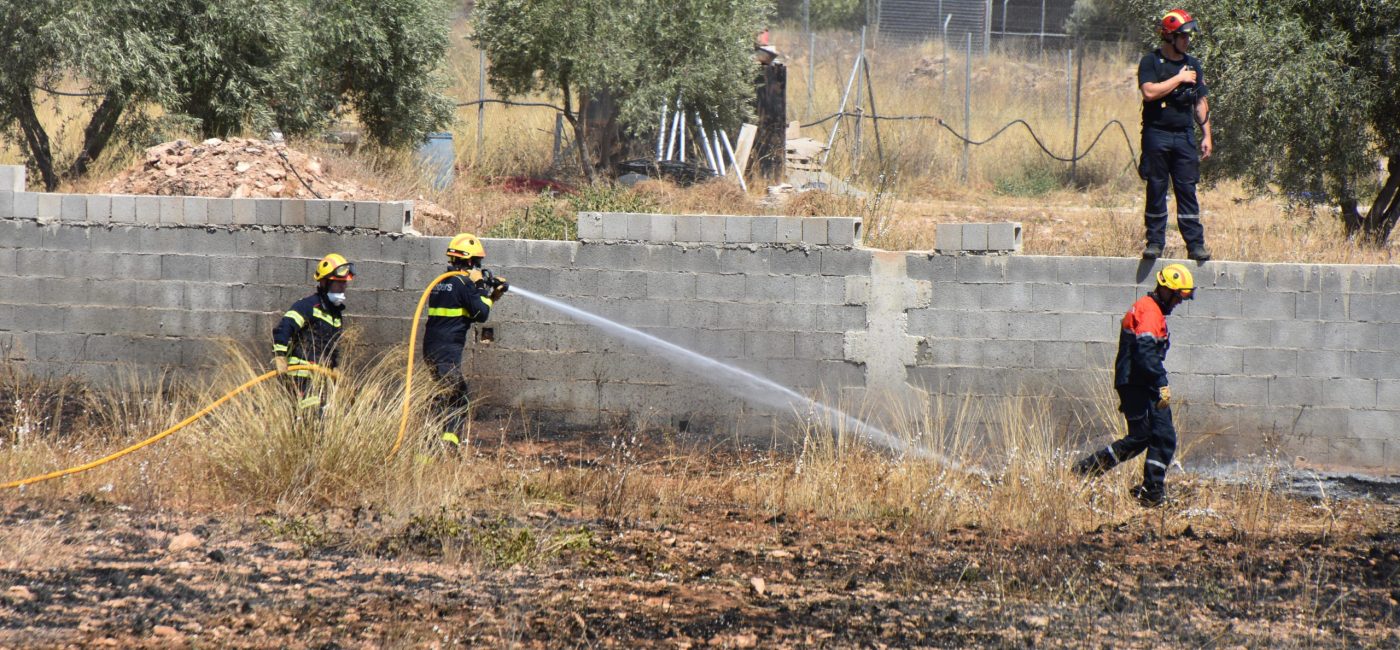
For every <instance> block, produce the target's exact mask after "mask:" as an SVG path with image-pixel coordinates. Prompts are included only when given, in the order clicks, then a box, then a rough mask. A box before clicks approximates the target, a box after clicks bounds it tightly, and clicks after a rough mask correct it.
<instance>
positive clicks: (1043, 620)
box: [1022, 616, 1050, 627]
mask: <svg viewBox="0 0 1400 650" xmlns="http://www.w3.org/2000/svg"><path fill="white" fill-rule="evenodd" d="M1022 620H1023V621H1025V623H1026V625H1029V626H1031V627H1046V626H1048V625H1050V617H1049V616H1027V617H1025V618H1024V619H1022Z"/></svg>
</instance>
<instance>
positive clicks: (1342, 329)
mask: <svg viewBox="0 0 1400 650" xmlns="http://www.w3.org/2000/svg"><path fill="white" fill-rule="evenodd" d="M1322 336H1323V338H1324V340H1325V341H1326V344H1325V345H1323V346H1321V347H1323V348H1326V349H1332V350H1380V349H1381V347H1380V346H1381V340H1380V339H1381V328H1380V325H1379V324H1377V323H1323V324H1322Z"/></svg>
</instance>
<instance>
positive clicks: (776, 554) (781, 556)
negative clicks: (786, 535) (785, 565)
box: [768, 550, 792, 560]
mask: <svg viewBox="0 0 1400 650" xmlns="http://www.w3.org/2000/svg"><path fill="white" fill-rule="evenodd" d="M768 557H770V558H773V559H775V560H787V559H790V558H792V552H791V551H784V550H777V551H773V552H771V553H769V554H768Z"/></svg>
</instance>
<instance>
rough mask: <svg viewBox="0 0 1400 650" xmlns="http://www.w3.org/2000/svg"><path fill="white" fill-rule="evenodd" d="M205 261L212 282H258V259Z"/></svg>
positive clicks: (224, 258) (238, 258) (212, 259)
mask: <svg viewBox="0 0 1400 650" xmlns="http://www.w3.org/2000/svg"><path fill="white" fill-rule="evenodd" d="M205 259H208V260H209V280H210V281H212V282H216V283H219V284H248V283H252V282H257V281H258V264H257V260H256V259H253V258H248V257H208V258H205ZM162 272H163V270H162ZM308 282H309V280H308Z"/></svg>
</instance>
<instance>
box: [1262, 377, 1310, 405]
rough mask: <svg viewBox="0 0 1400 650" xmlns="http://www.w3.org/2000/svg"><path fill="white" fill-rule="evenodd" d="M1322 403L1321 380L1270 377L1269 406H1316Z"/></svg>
mask: <svg viewBox="0 0 1400 650" xmlns="http://www.w3.org/2000/svg"><path fill="white" fill-rule="evenodd" d="M1322 403H1323V401H1322V380H1321V379H1316V378H1310V377H1270V378H1269V404H1270V405H1271V406H1318V405H1321V404H1322Z"/></svg>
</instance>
